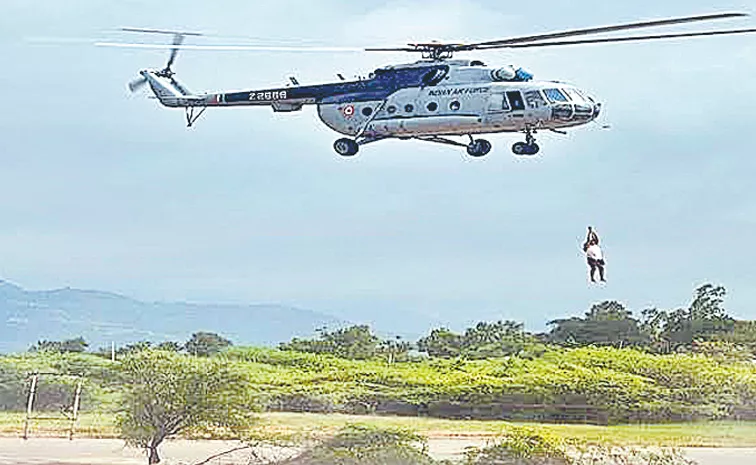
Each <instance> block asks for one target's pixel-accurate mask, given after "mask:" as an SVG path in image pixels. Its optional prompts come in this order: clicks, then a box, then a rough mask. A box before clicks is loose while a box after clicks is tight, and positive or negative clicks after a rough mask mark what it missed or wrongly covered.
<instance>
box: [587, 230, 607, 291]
mask: <svg viewBox="0 0 756 465" xmlns="http://www.w3.org/2000/svg"><path fill="white" fill-rule="evenodd" d="M583 252H585V255H586V258H587V260H588V266H590V268H591V271H590V278H591V282H594V283H595V282H596V270H597V269H598V272H599V278H600V279H601V281H602V282H606V279H605V278H604V265H606V262H605V261H604V253H603V251H602V250H601V247H599V237H598V234H596V231H594V230H593V228H592V227H590V226H588V236H587V237H586V239H585V242H584V243H583Z"/></svg>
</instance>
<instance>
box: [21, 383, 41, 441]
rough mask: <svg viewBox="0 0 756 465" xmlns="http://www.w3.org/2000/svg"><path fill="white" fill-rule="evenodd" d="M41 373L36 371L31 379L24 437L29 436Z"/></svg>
mask: <svg viewBox="0 0 756 465" xmlns="http://www.w3.org/2000/svg"><path fill="white" fill-rule="evenodd" d="M38 378H39V374H37V373H34V375H33V376H32V380H31V388H30V389H29V400H28V401H27V402H26V420H25V421H24V439H28V438H29V422H30V421H31V416H32V406H33V404H34V395H35V394H36V392H37V379H38Z"/></svg>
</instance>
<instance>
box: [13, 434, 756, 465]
mask: <svg viewBox="0 0 756 465" xmlns="http://www.w3.org/2000/svg"><path fill="white" fill-rule="evenodd" d="M239 445H240V443H238V442H235V441H187V440H174V441H166V443H165V444H164V445H162V446H161V448H160V452H161V456H162V458H163V465H179V464H185V465H188V464H198V463H200V462H202V461H203V460H205V459H206V458H208V457H210V456H212V455H215V454H218V453H221V452H224V451H227V450H230V449H233V448H235V447H238V446H239ZM483 445H485V439H484V438H471V437H467V438H432V439H430V440H429V444H428V446H429V452H430V454H431V455H432V456H434V457H435V458H438V459H454V458H459V457H461V456H462V454H463V452H464V450H465V448H466V447H469V446H473V447H474V446H483ZM259 452H260V453H261V454H262V455H264V456H265V457H268V458H273V457H282V456H290V455H291V454H293V453H294V452H295V451H292V450H276V449H266V450H262V451H259ZM685 452H686V454H687V456H688V457H689V458H691V459H693V460H695V461H697V462H698V463H699V464H700V465H754V464H756V449H745V448H744V449H735V448H716V449H714V448H688V449H685ZM248 459H249V451H248V450H244V451H238V452H237V453H234V454H230V455H228V456H224V457H219V458H217V459H214V460H212V461H210V462H208V464H207V465H232V464H233V465H236V464H240V463H246V462H247V460H248ZM146 463H147V460H146V456H145V455H144V454H143V452H142V451H140V450H138V449H133V448H128V447H125V446H124V443H123V441H120V440H117V439H74V440H73V441H69V440H67V439H58V438H31V439H29V440H26V441H24V440H23V439H19V438H0V464H1V465H43V464H44V465H64V464H65V465H145V464H146Z"/></svg>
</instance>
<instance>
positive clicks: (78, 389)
mask: <svg viewBox="0 0 756 465" xmlns="http://www.w3.org/2000/svg"><path fill="white" fill-rule="evenodd" d="M81 384H82V379H81V378H79V382H78V383H77V384H76V393H75V394H74V403H73V416H72V417H71V429H70V430H69V431H68V440H69V441H73V437H74V428H75V427H76V418H77V417H78V416H79V399H81Z"/></svg>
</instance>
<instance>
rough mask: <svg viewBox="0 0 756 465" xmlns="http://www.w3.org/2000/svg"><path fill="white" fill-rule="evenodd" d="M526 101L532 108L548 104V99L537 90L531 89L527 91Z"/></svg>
mask: <svg viewBox="0 0 756 465" xmlns="http://www.w3.org/2000/svg"><path fill="white" fill-rule="evenodd" d="M525 101H526V102H527V103H528V107H530V108H540V107H542V106H544V105H546V100H545V99H544V98H543V97H542V96H541V93H540V92H539V91H537V90H529V91H527V92H525Z"/></svg>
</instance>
